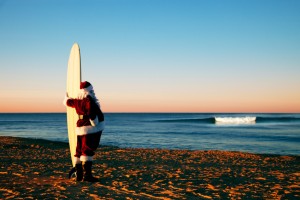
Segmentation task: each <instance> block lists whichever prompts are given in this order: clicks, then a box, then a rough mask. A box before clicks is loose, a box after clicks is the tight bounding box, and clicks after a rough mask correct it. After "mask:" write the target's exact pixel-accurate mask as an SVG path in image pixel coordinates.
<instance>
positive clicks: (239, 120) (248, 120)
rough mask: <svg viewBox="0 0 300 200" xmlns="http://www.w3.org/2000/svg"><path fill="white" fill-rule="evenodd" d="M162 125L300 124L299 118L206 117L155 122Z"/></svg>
mask: <svg viewBox="0 0 300 200" xmlns="http://www.w3.org/2000/svg"><path fill="white" fill-rule="evenodd" d="M154 122H161V123H201V124H215V123H217V124H219V123H220V124H221V123H224V124H254V123H289V122H300V118H298V117H256V116H244V117H206V118H183V119H161V120H154Z"/></svg>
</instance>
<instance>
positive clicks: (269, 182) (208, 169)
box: [0, 137, 300, 199]
mask: <svg viewBox="0 0 300 200" xmlns="http://www.w3.org/2000/svg"><path fill="white" fill-rule="evenodd" d="M0 143H1V144H0V160H1V162H0V198H1V199H83V198H84V199H300V165H299V163H300V157H299V156H276V155H260V154H249V153H241V152H226V151H188V150H160V149H130V148H118V147H111V146H101V147H100V148H99V149H98V151H97V153H96V156H95V162H94V167H93V173H94V175H95V176H96V177H98V178H100V182H98V183H93V184H92V183H87V182H75V181H74V180H72V179H71V180H70V179H68V178H67V175H68V171H69V170H70V168H71V162H70V153H69V147H68V144H66V143H61V142H51V141H46V140H38V139H23V138H13V137H0Z"/></svg>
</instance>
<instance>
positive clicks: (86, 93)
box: [65, 81, 104, 164]
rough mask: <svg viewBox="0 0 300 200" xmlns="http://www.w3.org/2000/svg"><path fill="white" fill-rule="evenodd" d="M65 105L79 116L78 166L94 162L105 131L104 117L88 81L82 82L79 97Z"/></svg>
mask: <svg viewBox="0 0 300 200" xmlns="http://www.w3.org/2000/svg"><path fill="white" fill-rule="evenodd" d="M65 105H66V106H69V107H72V108H75V109H76V112H77V114H78V116H79V119H78V121H77V127H76V129H75V131H76V134H77V146H76V154H75V155H74V156H75V161H76V164H77V163H81V162H87V161H92V160H93V156H94V154H95V150H96V149H97V147H98V146H99V142H100V138H101V134H102V131H103V130H104V115H103V113H102V111H101V109H100V104H99V102H98V100H97V98H96V97H95V94H94V90H93V87H92V85H91V84H90V83H89V82H86V81H85V82H81V84H80V93H79V97H78V98H76V99H72V98H68V97H67V98H66V99H65Z"/></svg>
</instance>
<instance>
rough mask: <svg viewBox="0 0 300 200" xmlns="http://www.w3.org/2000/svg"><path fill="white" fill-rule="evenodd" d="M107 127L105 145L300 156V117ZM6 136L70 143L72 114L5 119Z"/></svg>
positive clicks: (132, 116)
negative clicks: (68, 122) (69, 132)
mask: <svg viewBox="0 0 300 200" xmlns="http://www.w3.org/2000/svg"><path fill="white" fill-rule="evenodd" d="M216 118H218V119H221V122H216ZM248 119H250V120H248ZM253 119H254V121H253ZM105 121H106V128H105V130H104V132H103V135H102V138H101V142H100V143H101V145H113V146H118V147H129V148H161V149H188V150H226V151H242V152H250V153H267V154H280V155H300V114H262V113H259V114H256V113H239V114H232V113H105ZM0 135H1V136H15V137H24V138H41V139H46V140H52V141H61V142H68V134H67V126H66V114H65V113H51V114H50V113H9V114H7V113H2V114H0Z"/></svg>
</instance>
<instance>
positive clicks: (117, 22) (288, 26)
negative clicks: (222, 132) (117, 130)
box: [0, 0, 300, 112]
mask: <svg viewBox="0 0 300 200" xmlns="http://www.w3.org/2000/svg"><path fill="white" fill-rule="evenodd" d="M299 11H300V1H298V0H249V1H246V0H236V1H233V0H232V1H231V0H228V1H225V0H211V1H209V0H98V1H96V0H87V1H83V0H26V1H24V0H6V1H5V0H0V69H1V73H0V89H1V91H2V94H1V96H0V112H16V111H22V112H23V111H25V112H30V111H32V112H35V111H39V112H42V111H53V112H63V111H64V107H63V106H62V104H61V101H62V99H63V95H64V93H65V88H66V86H65V85H66V71H67V62H68V57H69V53H70V49H71V47H72V45H73V43H74V42H77V43H78V44H79V45H80V47H81V56H82V57H81V58H82V72H83V76H82V77H83V79H84V80H89V81H91V82H92V83H93V85H94V87H95V90H96V93H97V95H98V97H99V98H100V99H101V103H102V106H103V107H104V108H103V109H104V110H105V111H107V112H112V111H113V112H116V111H121V112H125V111H129V112H130V111H135V112H136V111H140V112H142V111H152V112H159V111H161V112H170V111H174V112H176V111H181V112H184V111H186V112H218V111H219V112H240V111H241V112H300V90H299V88H300V12H299ZM33 105H34V106H33Z"/></svg>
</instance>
